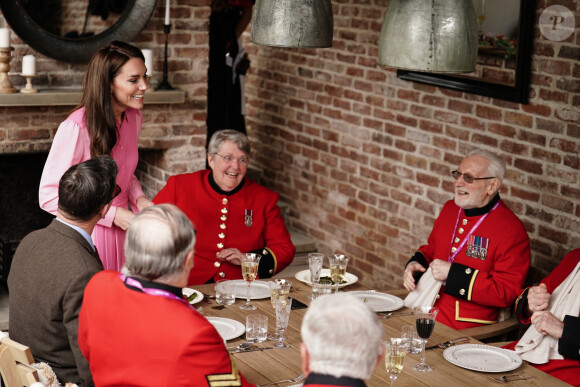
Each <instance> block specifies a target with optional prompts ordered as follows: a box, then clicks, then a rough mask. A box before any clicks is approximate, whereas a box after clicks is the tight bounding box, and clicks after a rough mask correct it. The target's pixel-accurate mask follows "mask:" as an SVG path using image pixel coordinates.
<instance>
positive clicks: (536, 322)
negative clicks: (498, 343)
mask: <svg viewBox="0 0 580 387" xmlns="http://www.w3.org/2000/svg"><path fill="white" fill-rule="evenodd" d="M516 315H517V317H518V318H519V320H520V323H522V324H523V325H525V326H528V327H529V328H528V330H527V331H526V333H525V334H524V336H523V337H522V338H521V339H520V340H519V342H513V343H511V344H510V345H508V346H506V348H509V349H514V350H515V351H516V352H517V353H518V354H519V355H520V356H521V357H522V358H523V359H524V360H526V361H528V362H529V363H530V364H532V365H533V366H534V367H536V368H538V369H540V370H542V371H544V372H546V373H548V374H550V375H552V376H555V377H557V378H558V379H560V380H563V381H565V382H566V383H569V384H572V385H573V386H580V363H579V362H578V360H580V249H576V250H572V251H571V252H570V253H568V254H567V255H566V256H565V257H564V259H563V260H562V262H560V264H559V265H558V266H557V267H556V268H555V269H554V270H553V271H552V273H551V274H550V275H549V276H547V277H546V278H544V279H543V280H542V282H541V283H540V285H538V286H534V287H531V288H528V289H525V290H524V292H523V293H522V294H521V295H520V296H519V297H518V299H517V302H516ZM530 324H531V325H530Z"/></svg>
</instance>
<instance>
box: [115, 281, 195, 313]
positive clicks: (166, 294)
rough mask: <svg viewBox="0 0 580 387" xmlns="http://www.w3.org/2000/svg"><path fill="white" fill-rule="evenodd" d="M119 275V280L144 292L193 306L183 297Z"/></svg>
mask: <svg viewBox="0 0 580 387" xmlns="http://www.w3.org/2000/svg"><path fill="white" fill-rule="evenodd" d="M119 277H120V278H121V281H123V282H124V283H126V284H127V285H129V286H132V287H134V288H137V289H139V290H141V291H142V292H143V293H145V294H149V295H152V296H158V297H165V298H169V299H172V300H177V301H180V302H183V303H184V304H185V305H187V306H189V307H190V308H191V309H194V308H193V306H191V305H190V304H189V302H186V301H185V300H184V299H183V298H179V297H177V296H176V295H175V294H173V293H171V292H168V291H167V290H163V289H154V288H146V287H144V286H143V284H142V283H141V282H139V281H137V280H135V279H133V278H131V277H127V276H126V275H124V274H120V275H119Z"/></svg>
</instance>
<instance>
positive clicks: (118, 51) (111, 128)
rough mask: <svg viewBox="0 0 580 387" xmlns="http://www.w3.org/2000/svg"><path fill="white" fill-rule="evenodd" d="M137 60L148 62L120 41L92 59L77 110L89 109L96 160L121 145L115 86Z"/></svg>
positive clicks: (136, 50)
mask: <svg viewBox="0 0 580 387" xmlns="http://www.w3.org/2000/svg"><path fill="white" fill-rule="evenodd" d="M133 58H140V59H142V60H143V62H145V57H144V56H143V53H142V52H141V50H140V49H138V48H137V47H135V46H132V45H130V44H128V43H125V42H121V41H118V40H115V41H113V42H111V43H108V44H106V45H104V46H102V47H100V48H99V49H98V50H97V51H96V52H95V53H94V54H93V56H92V57H91V60H90V62H89V65H88V67H87V71H86V72H85V78H84V81H83V97H82V99H81V103H80V105H79V106H78V107H77V109H79V108H81V107H84V108H85V124H86V125H87V128H88V129H89V135H90V138H91V156H92V157H96V156H100V155H110V154H111V151H112V150H113V148H114V147H115V144H117V138H118V133H117V125H116V123H115V115H114V112H113V96H112V94H111V85H112V84H113V80H114V79H115V77H116V76H117V74H118V73H119V70H120V69H121V67H123V65H124V64H125V63H127V62H128V61H129V60H131V59H133Z"/></svg>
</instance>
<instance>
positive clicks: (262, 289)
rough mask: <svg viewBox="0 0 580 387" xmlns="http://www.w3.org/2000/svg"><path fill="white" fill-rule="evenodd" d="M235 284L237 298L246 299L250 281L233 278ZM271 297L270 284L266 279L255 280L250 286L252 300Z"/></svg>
mask: <svg viewBox="0 0 580 387" xmlns="http://www.w3.org/2000/svg"><path fill="white" fill-rule="evenodd" d="M232 282H233V283H234V286H235V290H234V294H235V296H236V298H241V299H244V300H245V299H246V296H247V294H248V283H247V282H246V281H244V280H232ZM269 297H270V285H268V282H264V281H254V282H252V286H251V287H250V300H258V299H260V298H269Z"/></svg>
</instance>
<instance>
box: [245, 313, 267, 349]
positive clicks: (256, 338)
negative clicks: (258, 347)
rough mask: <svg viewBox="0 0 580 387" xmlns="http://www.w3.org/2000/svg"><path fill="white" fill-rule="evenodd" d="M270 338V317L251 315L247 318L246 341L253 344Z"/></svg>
mask: <svg viewBox="0 0 580 387" xmlns="http://www.w3.org/2000/svg"><path fill="white" fill-rule="evenodd" d="M267 336H268V316H265V315H263V314H250V315H248V316H247V317H246V340H247V341H251V342H253V343H261V342H263V341H266V337H267Z"/></svg>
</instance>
